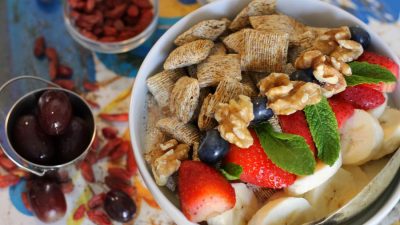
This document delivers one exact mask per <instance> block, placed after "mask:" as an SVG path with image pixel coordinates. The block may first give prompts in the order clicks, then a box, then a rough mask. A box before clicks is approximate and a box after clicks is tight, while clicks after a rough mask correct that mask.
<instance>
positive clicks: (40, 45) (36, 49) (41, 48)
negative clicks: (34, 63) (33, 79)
mask: <svg viewBox="0 0 400 225" xmlns="http://www.w3.org/2000/svg"><path fill="white" fill-rule="evenodd" d="M45 49H46V41H45V39H44V37H43V36H40V37H38V38H36V40H35V43H34V45H33V54H34V55H35V56H36V57H38V58H39V57H42V56H44V53H45Z"/></svg>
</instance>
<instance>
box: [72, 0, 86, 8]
mask: <svg viewBox="0 0 400 225" xmlns="http://www.w3.org/2000/svg"><path fill="white" fill-rule="evenodd" d="M68 3H69V5H70V6H71V7H72V8H74V9H83V8H84V7H85V6H86V4H85V2H83V1H81V0H68Z"/></svg>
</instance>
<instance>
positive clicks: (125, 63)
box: [0, 0, 400, 225]
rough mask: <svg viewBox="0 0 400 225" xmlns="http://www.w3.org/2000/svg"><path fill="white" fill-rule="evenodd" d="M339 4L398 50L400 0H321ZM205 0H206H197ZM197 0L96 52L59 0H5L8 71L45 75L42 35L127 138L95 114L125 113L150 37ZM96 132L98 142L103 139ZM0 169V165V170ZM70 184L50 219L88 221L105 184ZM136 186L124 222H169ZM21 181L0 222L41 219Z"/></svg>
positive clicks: (171, 4) (77, 177)
mask: <svg viewBox="0 0 400 225" xmlns="http://www.w3.org/2000/svg"><path fill="white" fill-rule="evenodd" d="M325 1H327V2H329V3H331V4H335V5H338V6H340V7H342V8H344V9H345V10H347V11H349V12H350V13H352V14H354V15H356V16H357V17H359V18H360V19H362V20H363V21H365V22H367V23H368V24H369V25H370V26H371V27H372V29H373V30H375V31H376V32H377V33H378V34H379V35H380V36H381V37H382V38H383V39H384V40H385V41H386V42H387V43H388V44H389V46H390V47H391V48H392V49H393V50H394V51H395V52H396V53H397V54H398V55H399V56H400V42H399V40H400V15H399V14H400V1H395V0H382V1H378V0H325ZM199 2H201V3H206V2H207V1H206V0H202V1H199ZM199 2H196V0H160V19H159V24H158V29H157V31H156V32H155V33H154V35H153V36H152V37H151V38H150V39H149V40H148V41H147V42H145V43H144V44H143V45H142V46H140V47H139V48H137V49H135V50H133V51H130V52H128V53H125V54H118V55H115V54H114V55H111V54H95V53H92V52H90V51H88V50H86V49H83V48H82V47H80V46H79V45H78V44H77V43H75V42H74V41H73V40H72V38H71V37H70V36H69V35H68V33H67V31H66V29H65V27H64V21H63V15H62V7H61V1H59V0H7V1H6V3H5V5H6V7H7V9H6V10H5V12H6V13H7V24H8V26H7V30H6V32H3V31H2V32H3V35H4V34H6V36H7V37H3V38H7V39H8V48H9V49H5V50H4V51H7V52H8V54H9V56H10V57H9V59H8V60H9V61H8V63H7V66H9V68H8V69H9V71H11V74H14V75H17V74H18V75H20V74H33V75H38V76H42V77H45V78H48V64H47V62H46V61H45V60H38V59H36V58H34V57H32V51H31V49H32V46H33V41H34V38H35V37H37V36H41V35H43V36H44V37H45V38H46V41H47V43H48V45H50V46H53V47H54V48H56V49H57V50H58V52H59V54H60V58H61V63H65V64H67V65H69V66H71V67H72V68H73V69H74V75H73V79H74V83H75V84H76V89H77V91H78V92H80V93H82V95H83V96H84V97H85V98H86V99H88V100H89V101H90V102H92V103H93V109H94V112H95V114H96V115H97V122H98V130H101V129H102V128H103V127H108V126H113V127H116V128H117V129H118V131H119V136H120V137H121V138H123V139H126V140H128V139H129V135H128V132H129V131H128V129H127V122H115V121H114V122H110V121H108V120H107V119H104V117H103V118H101V117H99V116H98V115H99V114H103V115H104V114H105V115H107V114H118V115H126V113H127V112H128V107H129V99H130V94H131V87H132V85H133V82H134V77H135V75H136V73H137V70H138V68H139V66H140V64H141V62H142V61H143V59H144V57H145V56H146V54H147V52H148V51H149V49H150V48H151V47H152V45H153V44H154V43H155V41H156V40H157V39H158V38H159V37H160V36H161V35H162V34H163V33H164V32H165V31H166V30H167V29H168V28H169V27H170V26H172V25H173V24H174V23H175V22H176V21H178V20H179V19H180V18H181V17H182V16H184V15H186V14H187V13H189V12H191V11H193V10H195V9H197V8H198V7H200V3H199ZM3 11H4V10H3ZM88 82H89V83H95V84H96V85H97V86H98V88H97V89H96V90H92V89H91V90H90V91H88V90H87V89H85V87H84V86H85V85H84V84H85V83H86V84H87V83H88ZM99 136H100V139H101V141H100V148H101V146H102V145H105V143H106V140H105V139H104V138H101V135H99ZM119 163H122V164H123V162H117V163H110V162H109V161H107V160H103V161H102V162H100V163H96V164H95V165H94V166H93V168H94V171H95V176H96V179H97V180H102V179H103V178H104V176H105V175H106V171H107V168H108V167H112V166H119ZM0 170H1V169H0ZM0 173H1V171H0ZM71 174H72V177H71V178H72V179H73V181H74V184H75V187H74V189H73V191H72V192H71V193H69V194H67V203H68V211H67V214H66V216H65V219H63V220H62V221H60V222H57V223H55V224H57V225H58V224H60V225H61V224H67V225H80V224H91V222H90V221H89V220H88V219H83V220H79V221H74V220H72V214H73V212H74V210H75V209H76V208H77V207H78V206H79V205H80V204H81V203H84V202H87V201H88V199H90V197H91V196H92V195H93V194H94V193H98V192H102V191H103V190H104V184H102V183H101V182H97V183H95V184H87V183H86V182H85V180H84V179H83V178H82V176H81V174H80V173H78V172H76V171H74V170H73V171H72V173H71ZM131 182H132V184H133V186H134V188H135V190H136V192H135V194H134V199H135V201H136V203H137V206H138V216H137V217H136V219H135V220H134V221H132V222H131V223H128V224H173V222H172V220H171V219H170V218H169V217H168V216H167V215H166V214H165V213H164V212H163V211H162V210H161V209H160V208H159V207H158V206H157V203H156V202H155V201H154V199H153V197H152V196H151V193H150V192H149V191H148V190H147V189H146V187H145V186H144V184H143V181H142V179H141V177H140V175H139V174H136V175H135V176H133V178H132V180H131ZM24 186H25V181H23V180H22V181H21V182H20V183H18V184H17V185H15V186H13V187H11V188H7V189H1V190H0V199H1V200H0V201H1V207H0V218H1V219H0V224H5V225H6V224H7V225H11V224H13V225H20V224H21V225H23V224H41V222H40V221H38V220H37V219H36V218H35V217H33V216H32V213H31V212H30V211H29V210H28V209H26V207H25V206H24V204H23V201H22V199H21V192H23V191H24ZM399 218H400V209H399V206H398V207H397V208H395V209H394V210H393V211H392V213H391V215H390V216H388V218H387V219H386V220H385V221H383V222H382V224H385V225H386V224H392V223H394V222H395V221H398V220H399Z"/></svg>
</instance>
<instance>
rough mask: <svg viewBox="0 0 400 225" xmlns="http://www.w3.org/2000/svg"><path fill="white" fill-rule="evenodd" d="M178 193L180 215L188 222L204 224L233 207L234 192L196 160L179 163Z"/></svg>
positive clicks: (223, 180)
mask: <svg viewBox="0 0 400 225" xmlns="http://www.w3.org/2000/svg"><path fill="white" fill-rule="evenodd" d="M178 190H179V193H178V194H179V198H180V202H181V208H182V212H183V214H184V215H185V216H186V217H187V218H188V219H189V220H190V221H192V222H200V221H204V220H206V219H208V218H210V217H212V216H215V215H218V214H221V213H223V212H225V211H227V210H229V209H231V208H233V207H234V206H235V202H236V197H235V191H234V190H233V188H232V186H231V184H230V183H229V182H228V181H227V180H226V179H225V178H224V177H223V176H222V175H221V174H220V173H219V172H217V171H216V170H215V169H214V168H212V167H210V166H208V165H207V164H205V163H202V162H198V161H184V162H182V164H181V166H180V168H179V172H178Z"/></svg>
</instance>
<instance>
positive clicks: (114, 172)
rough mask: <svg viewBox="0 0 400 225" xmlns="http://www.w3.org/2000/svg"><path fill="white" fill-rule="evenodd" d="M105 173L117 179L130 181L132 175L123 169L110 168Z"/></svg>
mask: <svg viewBox="0 0 400 225" xmlns="http://www.w3.org/2000/svg"><path fill="white" fill-rule="evenodd" d="M107 172H108V174H109V175H110V176H114V177H118V178H121V179H122V180H130V179H131V177H132V174H131V173H130V172H129V171H127V170H126V169H123V168H118V167H112V168H108V171H107Z"/></svg>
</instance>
